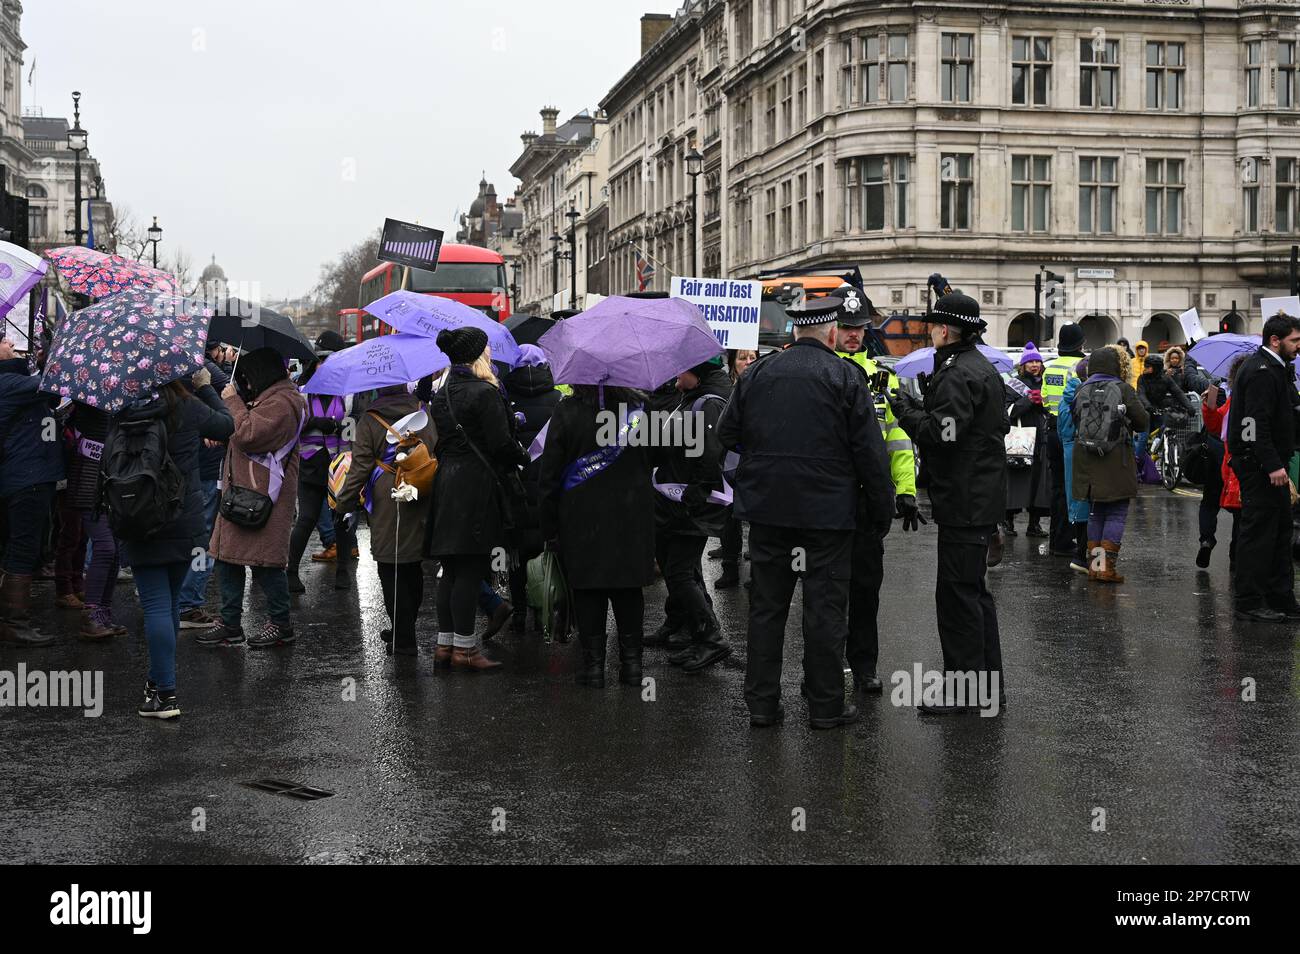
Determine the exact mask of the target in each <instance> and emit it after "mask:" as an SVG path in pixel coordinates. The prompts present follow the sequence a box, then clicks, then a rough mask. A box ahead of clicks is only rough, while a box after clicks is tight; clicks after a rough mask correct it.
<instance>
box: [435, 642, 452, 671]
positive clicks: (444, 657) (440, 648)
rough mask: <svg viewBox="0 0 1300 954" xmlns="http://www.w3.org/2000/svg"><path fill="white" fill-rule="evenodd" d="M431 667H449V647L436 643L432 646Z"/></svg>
mask: <svg viewBox="0 0 1300 954" xmlns="http://www.w3.org/2000/svg"><path fill="white" fill-rule="evenodd" d="M433 668H434V669H450V668H451V647H450V646H444V645H443V644H442V643H438V644H437V645H436V646H434V648H433Z"/></svg>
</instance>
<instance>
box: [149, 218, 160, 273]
mask: <svg viewBox="0 0 1300 954" xmlns="http://www.w3.org/2000/svg"><path fill="white" fill-rule="evenodd" d="M148 235H149V243H150V244H151V245H153V267H154V268H157V267H158V243H159V242H161V241H162V227H161V226H160V225H159V224H158V216H156V215H155V216H154V217H153V225H151V226H149V230H148Z"/></svg>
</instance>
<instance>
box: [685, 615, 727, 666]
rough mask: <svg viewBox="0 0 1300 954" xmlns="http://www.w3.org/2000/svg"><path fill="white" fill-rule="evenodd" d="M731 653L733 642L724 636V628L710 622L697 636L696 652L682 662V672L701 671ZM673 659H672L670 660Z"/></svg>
mask: <svg viewBox="0 0 1300 954" xmlns="http://www.w3.org/2000/svg"><path fill="white" fill-rule="evenodd" d="M730 655H731V644H730V643H728V642H727V641H726V640H725V639H723V637H722V630H721V628H720V627H719V626H718V625H717V623H715V622H710V623H709V624H708V625H707V626H705V627H704V629H702V630H701V631H700V632H699V633H698V635H697V636H696V638H695V654H694V655H693V656H691V658H690V659H687V660H684V661H683V662H682V672H699V671H700V670H701V669H707V668H708V667H709V666H712V665H713V664H714V663H719V662H722V660H724V659H726V658H727V657H728V656H730ZM670 661H671V660H670Z"/></svg>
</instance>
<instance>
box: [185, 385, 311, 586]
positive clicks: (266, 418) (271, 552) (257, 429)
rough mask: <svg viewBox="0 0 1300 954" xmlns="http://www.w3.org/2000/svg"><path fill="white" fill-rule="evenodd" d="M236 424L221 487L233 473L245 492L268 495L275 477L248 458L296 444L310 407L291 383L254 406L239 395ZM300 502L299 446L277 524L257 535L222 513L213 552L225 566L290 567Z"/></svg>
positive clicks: (233, 399) (289, 463)
mask: <svg viewBox="0 0 1300 954" xmlns="http://www.w3.org/2000/svg"><path fill="white" fill-rule="evenodd" d="M225 401H226V407H228V408H229V409H230V413H231V415H232V416H233V417H234V419H235V432H234V433H233V434H232V435H231V436H230V443H229V444H227V445H226V459H225V460H224V461H223V462H222V464H221V486H222V487H223V488H224V487H225V486H226V485H227V483H228V482H229V481H230V479H231V475H232V474H233V478H234V482H235V484H237V485H238V486H240V487H249V488H251V489H253V490H257V491H260V492H261V493H268V492H269V490H268V487H269V484H270V476H271V472H270V470H268V469H267V468H266V467H265V466H263V465H262V464H257V463H254V462H253V461H251V460H249V458H248V455H249V454H254V455H259V454H270V453H274V452H275V451H277V450H279V449H280V448H281V447H283V446H284V445H285V444H286V443H288V442H289V441H291V440H294V435H295V434H297V433H298V431H299V428H300V427H301V424H302V419H303V413H304V412H305V410H306V407H307V403H306V401H305V400H304V399H303V396H302V395H301V394H299V393H298V389H297V388H296V387H294V384H293V382H292V381H290V380H288V379H287V378H286V379H285V380H283V381H277V382H276V383H275V384H273V385H271V386H270V387H269V388H267V389H266V390H265V391H263V392H262V393H261V394H260V395H258V398H257V400H256V401H254V402H253V403H252V404H245V403H244V401H243V399H242V398H241V397H240V396H239V395H238V394H234V395H231V396H230V397H228V398H226V399H225ZM297 499H298V448H297V446H296V443H295V446H294V448H293V450H292V451H290V452H289V456H288V457H286V458H285V461H284V483H283V484H282V485H281V487H280V496H279V497H278V498H277V499H276V501H275V506H274V507H273V508H272V509H271V519H270V520H268V521H267V522H266V525H265V526H263V527H261V528H260V529H257V530H249V529H246V528H244V527H237V526H235V525H234V524H233V523H230V522H229V521H227V520H226V519H225V518H224V517H222V516H221V515H220V514H219V513H218V514H217V520H216V523H215V525H214V526H213V528H212V541H211V543H209V545H208V548H209V549H210V550H211V551H212V555H213V556H214V557H215V558H216V559H218V560H220V561H222V562H223V563H237V564H241V565H243V566H281V567H282V566H288V564H289V531H290V529H292V527H293V516H294V507H295V504H296V503H297Z"/></svg>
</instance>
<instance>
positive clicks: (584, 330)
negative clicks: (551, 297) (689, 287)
mask: <svg viewBox="0 0 1300 954" xmlns="http://www.w3.org/2000/svg"><path fill="white" fill-rule="evenodd" d="M537 343H538V345H540V346H541V349H542V350H543V351H545V352H546V355H547V357H548V358H549V359H550V363H551V374H552V375H554V377H555V380H556V381H557V382H558V383H563V384H603V385H608V386H610V387H624V388H640V389H642V390H653V389H654V388H657V387H659V386H660V385H661V384H663V383H664V382H665V381H670V380H672V379H673V378H675V377H676V376H677V375H678V374H680V373H681V372H683V371H685V370H687V369H689V368H693V367H695V365H697V364H701V363H703V362H705V361H708V360H709V359H710V358H715V357H717V356H718V355H719V354H721V353H722V346H721V345H719V344H718V339H717V338H716V337H714V335H713V332H712V331H710V330H709V326H708V325H707V324H706V323H705V321H704V318H703V316H701V315H700V310H699V308H697V307H696V306H695V305H693V304H691V303H690V302H689V301H686V300H684V299H681V298H622V297H620V296H617V295H611V296H610V297H609V298H606V299H605V300H604V301H601V302H600V303H598V304H596V305H595V306H593V307H591V308H588V309H587V310H586V311H584V312H583V313H582V314H580V315H575V316H574V317H572V318H566V319H565V320H564V321H561V322H559V323H558V324H557V325H556V326H555V327H554V328H552V329H551V330H550V331H548V332H546V334H544V335H542V337H541V339H540V340H539V341H538V342H537Z"/></svg>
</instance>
